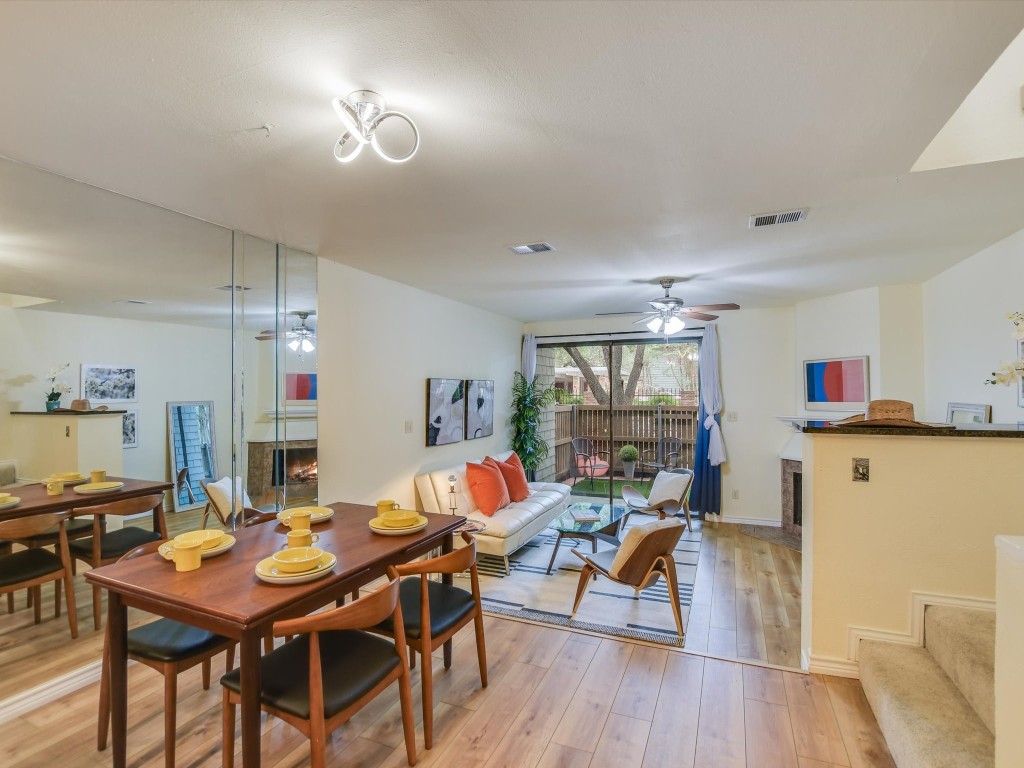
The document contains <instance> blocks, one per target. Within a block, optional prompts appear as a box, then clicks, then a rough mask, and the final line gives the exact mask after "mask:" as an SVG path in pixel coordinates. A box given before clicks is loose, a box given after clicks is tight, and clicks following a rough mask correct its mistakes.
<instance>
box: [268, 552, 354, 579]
mask: <svg viewBox="0 0 1024 768" xmlns="http://www.w3.org/2000/svg"><path fill="white" fill-rule="evenodd" d="M336 562H338V558H337V557H335V556H334V555H332V554H331V553H330V552H324V556H323V557H322V558H320V563H319V564H318V565H317V566H316V568H314V569H312V570H309V571H303V572H302V573H282V572H281V571H279V570H278V569H277V566H275V565H274V558H273V557H268V558H265V559H263V560H260V561H259V562H258V563H256V576H257V578H259V580H260V581H265V582H267V583H268V584H302V583H304V582H307V581H315V580H316V579H320V578H323V577H324V576H326V575H327V574H328V573H330V572H331V568H333V567H334V564H335V563H336Z"/></svg>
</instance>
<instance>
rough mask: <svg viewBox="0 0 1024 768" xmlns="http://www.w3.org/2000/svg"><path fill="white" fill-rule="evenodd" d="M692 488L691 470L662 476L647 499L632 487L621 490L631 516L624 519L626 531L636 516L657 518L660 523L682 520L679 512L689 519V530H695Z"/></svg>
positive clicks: (682, 470)
mask: <svg viewBox="0 0 1024 768" xmlns="http://www.w3.org/2000/svg"><path fill="white" fill-rule="evenodd" d="M692 488H693V470H692V469H673V470H671V471H669V472H659V473H658V475H657V477H655V478H654V485H652V486H651V492H650V493H649V494H648V495H647V496H644V495H643V494H642V493H640V491H638V490H637V489H636V488H634V487H633V486H632V485H624V486H622V500H623V501H624V502H626V507H627V508H628V510H629V511H628V512H626V514H625V515H624V516H623V518H622V525H623V527H625V525H626V521H627V520H628V519H629V516H630V515H632V514H633V513H634V512H638V513H640V514H643V515H657V516H658V519H659V520H664V519H665V518H666V517H673V516H676V517H677V516H679V514H680V510H682V515H683V516H684V517H685V518H686V529H687V530H688V531H692V530H693V526H691V525H690V491H691V490H692Z"/></svg>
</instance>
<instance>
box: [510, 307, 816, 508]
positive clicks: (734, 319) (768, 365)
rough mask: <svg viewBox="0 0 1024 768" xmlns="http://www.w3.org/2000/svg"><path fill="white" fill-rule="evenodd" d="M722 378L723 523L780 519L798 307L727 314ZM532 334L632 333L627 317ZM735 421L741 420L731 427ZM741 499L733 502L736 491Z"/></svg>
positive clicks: (721, 322)
mask: <svg viewBox="0 0 1024 768" xmlns="http://www.w3.org/2000/svg"><path fill="white" fill-rule="evenodd" d="M717 323H718V333H719V353H720V354H719V357H720V360H721V378H722V410H723V413H722V434H723V435H724V437H725V443H726V451H727V453H728V461H727V462H726V464H724V465H723V467H722V515H723V518H724V519H726V520H737V521H746V520H751V521H753V522H758V521H762V520H763V521H767V522H778V521H780V520H781V519H782V491H781V487H780V485H781V471H780V465H779V451H780V450H781V449H782V447H783V446H784V445H785V443H786V440H787V439H788V437H789V434H790V432H789V427H787V426H785V425H784V424H782V423H781V422H779V421H778V420H777V419H776V418H775V417H776V416H787V415H792V409H793V403H794V395H793V391H794V388H795V387H796V374H795V371H796V365H795V364H794V357H793V346H794V338H793V330H794V323H793V308H792V307H783V308H778V309H753V310H751V309H743V310H739V311H737V312H723V313H722V315H721V316H720V318H719V319H718V321H717ZM525 329H526V331H527V332H528V333H533V334H536V335H537V336H558V335H569V334H579V333H614V332H621V331H635V330H636V326H634V325H631V321H630V319H629V318H627V319H622V318H595V319H593V320H571V321H563V322H545V323H528V324H527V325H526V326H525ZM732 415H735V417H736V421H730V418H731V416H732ZM734 491H735V492H736V493H737V494H738V496H739V498H736V499H734V498H733V497H732V496H733V492H734Z"/></svg>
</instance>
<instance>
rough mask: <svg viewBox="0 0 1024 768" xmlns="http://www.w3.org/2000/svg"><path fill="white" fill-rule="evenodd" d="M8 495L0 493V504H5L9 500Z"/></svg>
mask: <svg viewBox="0 0 1024 768" xmlns="http://www.w3.org/2000/svg"><path fill="white" fill-rule="evenodd" d="M11 495H12V494H10V493H0V504H4V503H6V502H7V501H8V500H9V499H10V498H11Z"/></svg>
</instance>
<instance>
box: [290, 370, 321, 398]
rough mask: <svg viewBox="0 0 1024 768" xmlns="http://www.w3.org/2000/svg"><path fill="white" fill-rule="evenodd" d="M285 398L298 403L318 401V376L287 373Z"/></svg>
mask: <svg viewBox="0 0 1024 768" xmlns="http://www.w3.org/2000/svg"><path fill="white" fill-rule="evenodd" d="M284 398H285V400H290V401H298V402H309V401H311V400H316V374H315V373H286V374H285V375H284Z"/></svg>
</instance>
